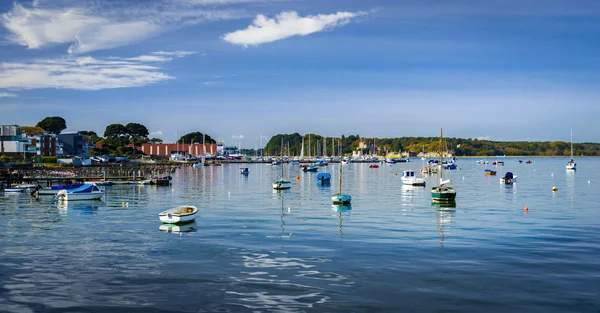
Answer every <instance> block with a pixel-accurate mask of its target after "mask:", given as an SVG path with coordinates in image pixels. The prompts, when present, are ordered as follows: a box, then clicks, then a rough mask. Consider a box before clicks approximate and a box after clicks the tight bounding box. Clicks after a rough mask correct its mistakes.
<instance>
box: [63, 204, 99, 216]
mask: <svg viewBox="0 0 600 313" xmlns="http://www.w3.org/2000/svg"><path fill="white" fill-rule="evenodd" d="M99 207H100V203H98V201H96V200H84V201H77V202H64V201H59V202H56V208H57V209H58V213H60V214H62V215H66V214H67V213H68V211H72V213H74V214H77V215H96V214H97V213H98V208H99Z"/></svg>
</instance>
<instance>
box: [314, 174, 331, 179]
mask: <svg viewBox="0 0 600 313" xmlns="http://www.w3.org/2000/svg"><path fill="white" fill-rule="evenodd" d="M330 179H331V174H329V173H319V175H317V181H320V180H330Z"/></svg>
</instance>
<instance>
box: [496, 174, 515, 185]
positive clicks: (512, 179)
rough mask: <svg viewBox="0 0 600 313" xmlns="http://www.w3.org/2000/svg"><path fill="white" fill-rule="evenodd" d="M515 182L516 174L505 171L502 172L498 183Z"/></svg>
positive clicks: (508, 183) (507, 183)
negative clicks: (504, 172) (502, 175)
mask: <svg viewBox="0 0 600 313" xmlns="http://www.w3.org/2000/svg"><path fill="white" fill-rule="evenodd" d="M516 182H517V176H516V175H513V173H512V172H506V174H504V177H502V178H500V183H502V184H506V185H510V184H512V183H516Z"/></svg>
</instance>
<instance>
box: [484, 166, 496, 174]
mask: <svg viewBox="0 0 600 313" xmlns="http://www.w3.org/2000/svg"><path fill="white" fill-rule="evenodd" d="M485 175H486V176H496V171H493V170H490V169H489V168H486V169H485Z"/></svg>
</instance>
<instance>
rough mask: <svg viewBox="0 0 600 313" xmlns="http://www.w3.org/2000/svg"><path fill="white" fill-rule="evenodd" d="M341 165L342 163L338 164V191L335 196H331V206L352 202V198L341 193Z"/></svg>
mask: <svg viewBox="0 0 600 313" xmlns="http://www.w3.org/2000/svg"><path fill="white" fill-rule="evenodd" d="M342 165H343V163H342V164H340V191H339V192H338V193H337V194H335V195H332V196H331V201H332V202H333V204H341V205H346V204H350V202H352V196H351V195H345V194H343V193H342V168H343V167H344V166H342Z"/></svg>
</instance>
